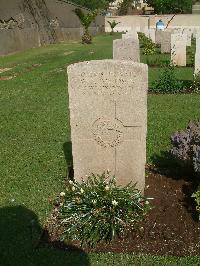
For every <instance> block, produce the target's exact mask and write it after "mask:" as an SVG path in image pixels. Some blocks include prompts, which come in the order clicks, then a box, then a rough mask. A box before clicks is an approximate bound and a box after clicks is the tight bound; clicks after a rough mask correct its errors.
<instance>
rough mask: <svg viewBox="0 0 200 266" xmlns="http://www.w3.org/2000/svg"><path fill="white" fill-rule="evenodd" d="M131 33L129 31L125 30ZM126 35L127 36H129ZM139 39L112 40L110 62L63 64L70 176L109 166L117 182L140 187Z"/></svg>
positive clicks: (144, 85)
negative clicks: (70, 142) (70, 165)
mask: <svg viewBox="0 0 200 266" xmlns="http://www.w3.org/2000/svg"><path fill="white" fill-rule="evenodd" d="M128 34H131V33H128ZM128 34H127V35H128ZM139 53H140V51H139V40H138V37H137V34H135V35H134V36H123V39H121V40H115V41H114V43H113V57H114V58H113V60H97V61H89V62H81V63H77V64H73V65H70V66H69V67H68V92H69V109H70V124H71V140H72V153H73V163H74V178H75V179H76V180H78V181H80V180H82V179H85V178H87V176H88V175H90V174H92V173H93V174H102V173H103V172H105V171H107V170H109V172H110V175H115V176H116V181H117V183H118V184H120V185H127V184H128V183H130V182H131V181H132V182H133V183H137V187H138V189H140V190H141V191H142V192H143V191H144V187H145V163H146V134H147V91H148V67H147V65H145V64H141V63H139V61H140V56H139Z"/></svg>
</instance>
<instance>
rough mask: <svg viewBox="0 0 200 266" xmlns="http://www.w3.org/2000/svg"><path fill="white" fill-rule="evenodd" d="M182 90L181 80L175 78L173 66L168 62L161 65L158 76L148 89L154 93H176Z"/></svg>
mask: <svg viewBox="0 0 200 266" xmlns="http://www.w3.org/2000/svg"><path fill="white" fill-rule="evenodd" d="M183 90H184V86H183V82H182V81H180V80H178V79H177V77H176V74H175V67H174V66H173V65H171V64H169V63H168V64H167V65H164V66H162V67H161V69H160V72H159V77H158V79H157V80H155V81H154V82H153V83H152V87H151V89H150V91H151V92H154V93H177V92H180V91H183Z"/></svg>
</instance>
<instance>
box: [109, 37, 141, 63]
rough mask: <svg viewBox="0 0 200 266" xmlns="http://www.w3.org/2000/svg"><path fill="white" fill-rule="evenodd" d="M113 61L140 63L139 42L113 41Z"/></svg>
mask: <svg viewBox="0 0 200 266" xmlns="http://www.w3.org/2000/svg"><path fill="white" fill-rule="evenodd" d="M113 59H115V60H132V61H134V62H140V47H139V42H138V41H135V40H134V39H131V38H129V39H118V40H114V41H113Z"/></svg>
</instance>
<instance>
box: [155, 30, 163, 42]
mask: <svg viewBox="0 0 200 266" xmlns="http://www.w3.org/2000/svg"><path fill="white" fill-rule="evenodd" d="M161 38H162V30H156V44H161Z"/></svg>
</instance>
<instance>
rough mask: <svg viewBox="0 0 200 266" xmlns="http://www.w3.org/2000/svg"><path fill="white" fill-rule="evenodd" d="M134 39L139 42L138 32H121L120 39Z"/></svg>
mask: <svg viewBox="0 0 200 266" xmlns="http://www.w3.org/2000/svg"><path fill="white" fill-rule="evenodd" d="M130 38H131V39H134V40H135V41H138V42H139V39H138V34H137V32H136V31H128V32H127V33H126V34H122V39H130Z"/></svg>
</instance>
